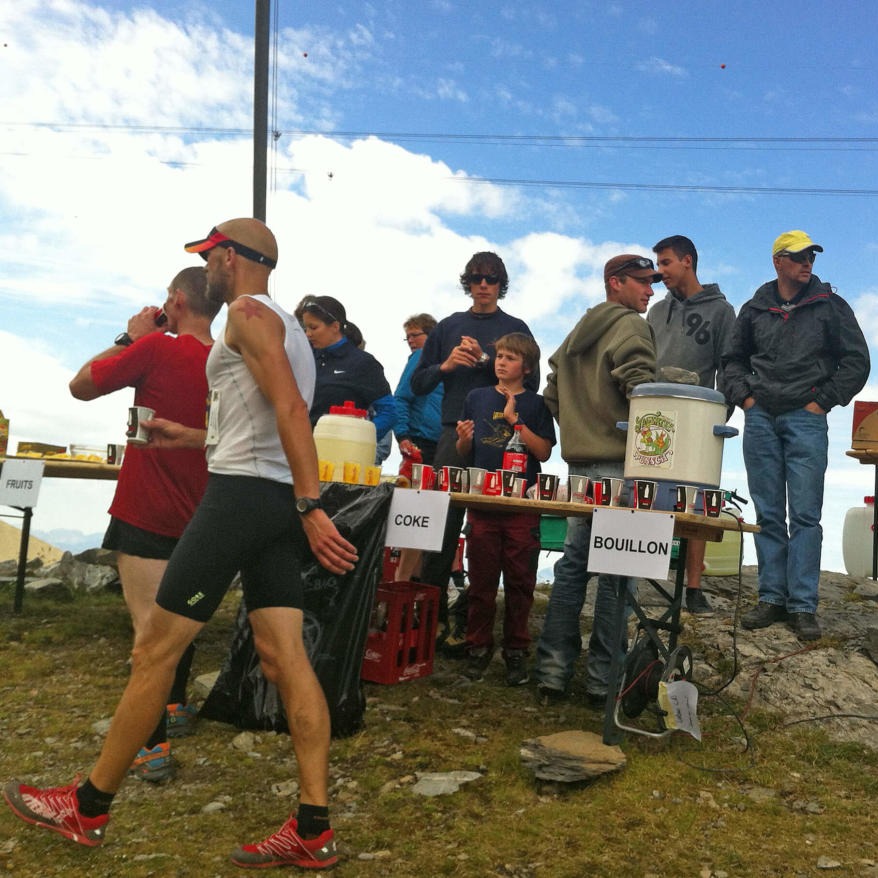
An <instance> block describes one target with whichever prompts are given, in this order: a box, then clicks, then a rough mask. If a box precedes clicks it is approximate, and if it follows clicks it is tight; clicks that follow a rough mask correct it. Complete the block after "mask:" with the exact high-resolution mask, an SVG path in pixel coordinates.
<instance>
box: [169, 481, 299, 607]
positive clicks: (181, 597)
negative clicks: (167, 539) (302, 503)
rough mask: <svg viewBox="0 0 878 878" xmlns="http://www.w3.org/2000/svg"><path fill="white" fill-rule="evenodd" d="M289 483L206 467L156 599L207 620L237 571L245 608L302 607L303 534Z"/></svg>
mask: <svg viewBox="0 0 878 878" xmlns="http://www.w3.org/2000/svg"><path fill="white" fill-rule="evenodd" d="M294 503H295V499H294V497H293V489H292V487H291V486H290V485H284V484H281V483H280V482H274V481H270V480H269V479H259V478H255V477H252V476H227V475H217V474H216V473H211V474H210V476H209V478H208V482H207V489H206V490H205V492H204V497H203V498H202V500H201V503H200V504H199V505H198V508H197V509H196V510H195V515H194V516H193V517H192V520H191V521H190V522H189V525H188V526H187V528H186V530H185V531H184V532H183V536H182V537H180V541H179V543H178V544H177V548H176V549H175V550H174V553H173V554H172V555H171V559H170V561H169V562H168V567H167V570H166V571H165V575H164V576H163V577H162V581H161V585H159V590H158V595H157V596H156V602H157V603H158V605H159V606H160V607H162V608H163V609H165V610H168V611H169V612H171V613H176V614H178V615H180V616H185V617H187V618H189V619H194V620H196V621H198V622H206V621H207V620H208V619H210V617H211V616H212V615H213V614H214V612H216V608H217V607H218V606H219V604H220V601H222V599H223V596H224V595H225V593H226V591H227V589H228V587H229V583H230V582H231V581H232V579H233V578H234V576H235V574H236V573H238V571H240V573H241V584H242V586H243V589H244V604H245V606H246V607H247V611H248V612H251V611H253V610H258V609H262V608H265V607H295V608H298V609H302V603H303V600H302V596H303V589H302V576H301V571H302V556H303V553H304V551H305V550H306V548H307V545H308V541H307V539H306V537H305V533H304V531H303V530H302V523H301V521H300V520H299V515H298V513H297V512H296V510H295V506H294Z"/></svg>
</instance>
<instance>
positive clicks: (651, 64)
mask: <svg viewBox="0 0 878 878" xmlns="http://www.w3.org/2000/svg"><path fill="white" fill-rule="evenodd" d="M637 69H638V70H642V71H643V72H644V73H654V74H659V75H663V76H676V77H684V76H688V75H689V73H688V71H687V70H686V68H685V67H681V66H680V65H679V64H672V63H671V62H670V61H665V59H664V58H650V59H649V60H648V61H644V62H642V63H640V64H638V65H637Z"/></svg>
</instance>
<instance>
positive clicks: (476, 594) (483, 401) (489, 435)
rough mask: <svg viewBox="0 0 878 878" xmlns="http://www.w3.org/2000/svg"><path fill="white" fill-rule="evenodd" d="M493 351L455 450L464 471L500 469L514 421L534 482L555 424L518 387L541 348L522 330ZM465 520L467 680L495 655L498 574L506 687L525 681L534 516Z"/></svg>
mask: <svg viewBox="0 0 878 878" xmlns="http://www.w3.org/2000/svg"><path fill="white" fill-rule="evenodd" d="M495 349H496V359H495V363H494V370H495V372H496V375H497V384H496V385H495V386H493V387H480V388H477V389H476V390H473V391H471V392H470V393H469V394H468V395H467V397H466V400H465V401H464V405H463V412H462V415H461V420H459V421H458V422H457V437H458V438H457V451H458V453H459V454H460V456H461V457H462V458H463V459H464V460H466V461H467V463H468V465H470V466H475V467H480V468H482V469H486V470H496V469H500V468H501V466H502V463H503V452H504V450H505V449H506V445H507V443H508V442H509V439H510V437H511V436H512V433H513V428H514V427H515V425H519V424H520V425H522V429H521V430H520V435H521V439H522V440H523V442H524V444H525V446H526V448H527V452H528V454H527V470H526V473H525V479H526V481H527V484H528V486H530V485H532V484H533V483H534V482H535V481H536V480H537V475H538V473H539V471H540V461H544V460H548V457H549V454H550V453H551V451H552V446H553V445H554V444H555V424H554V421H553V420H552V415H551V414H550V413H549V410H548V409H547V408H546V405H545V403H544V402H543V398H542V397H541V396H540V395H539V394H538V393H534V392H533V391H532V390H526V389H525V387H524V380H525V377H526V376H527V375H529V374H531V373H532V372H533V371H534V370H535V369H536V368H537V366H538V364H539V360H540V349H539V347H538V346H537V343H536V342H535V341H534V340H533V339H532V338H531V337H530V336H528V335H524V334H523V333H520V332H512V333H509V334H508V335H504V336H502V337H501V338H498V339H497V341H496V342H495ZM467 517H468V520H469V526H470V532H469V536H468V537H467V559H468V571H469V581H470V585H469V608H468V612H467V626H466V649H467V656H468V663H467V668H466V675H467V676H468V677H469V678H470V679H472V680H480V679H481V678H482V676H483V674H484V672H485V670H486V669H487V667H488V665H489V664H490V662H491V658H492V657H493V655H494V616H495V614H496V603H497V588H498V586H499V584H500V574H501V573H502V574H503V589H504V594H505V613H504V618H503V658H504V660H505V662H506V671H507V673H506V682H507V684H508V685H510V686H520V685H522V684H524V683H527V681H528V673H527V656H528V648H529V647H530V634H529V632H528V619H529V617H530V608H531V606H532V604H533V593H534V587H535V585H536V573H537V561H538V558H539V552H540V515H539V513H538V512H520V511H509V512H484V511H481V510H475V509H470V510H469V511H468V513H467Z"/></svg>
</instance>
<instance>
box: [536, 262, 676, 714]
mask: <svg viewBox="0 0 878 878" xmlns="http://www.w3.org/2000/svg"><path fill="white" fill-rule="evenodd" d="M661 279H662V276H661V275H660V274H659V273H658V272H656V270H655V266H654V265H653V263H652V260H651V259H647V258H646V257H643V256H636V255H633V254H630V253H626V254H623V255H621V256H615V257H613V258H612V259H611V260H610V261H609V262H607V264H606V265H605V266H604V287H605V289H606V294H607V301H606V302H602V303H601V304H600V305H596V306H595V307H594V308H590V309H589V310H588V311H586V313H585V316H584V317H583V318H582V319H581V320H580V321H579V323H577V325H576V326H575V327H574V329H573V331H572V332H571V333H570V334H569V335H568V336H567V338H566V339H565V340H564V343H563V344H562V345H561V347H560V348H558V350H557V351H555V353H554V354H552V356H551V357H550V358H549V368H550V373H549V377H548V379H547V380H548V384H547V386H546V389H545V390H544V391H543V397H544V399H545V401H546V405H547V406H548V408H549V411H550V412H552V414H553V415H554V417H555V418H556V420H557V421H558V427H559V432H560V434H561V456H562V457H563V458H564V460H565V461H567V464H568V466H569V470H570V474H571V475H586V476H588V477H589V478H591V479H596V478H606V477H618V478H621V477H622V473H623V464H624V460H625V442H626V437H625V433H623V432H622V431H621V430H619V429H618V427H617V426H616V423H617V421H627V420H628V397H629V396H630V394H631V391H632V390H633V389H634V388H635V387H636V386H637V385H638V384H643V383H644V382H648V381H654V380H655V344H654V341H653V334H652V329H651V328H650V326H649V324H648V323H647V322H646V320H644V319H643V317H641V316H640V315H642V314H644V313H645V312H646V308H647V305H648V304H649V300H650V298H651V297H652V294H653V290H652V286H651V285H652V284H653V283H657V282H658V281H660V280H661ZM590 541H591V522H590V521H589V520H587V519H586V518H583V517H579V516H577V517H572V518H569V519H567V537H566V539H565V541H564V554H563V555H562V557H561V558H560V560H559V561H558V562H557V563H556V564H555V581H554V583H553V585H552V593H551V597H550V598H549V606H548V609H547V611H546V620H545V623H544V625H543V631H542V635H541V636H540V640H539V643H538V645H537V660H536V668H535V671H534V676H535V677H536V680H537V683H538V684H539V691H540V695H541V697H542V699H543V700H549V699H552V698H558V697H561V696H563V695H564V694H565V693H566V691H567V686H568V684H569V683H570V680H571V678H572V677H573V669H574V663H575V662H576V659H577V657H578V656H579V653H580V649H581V645H582V635H581V632H580V628H579V616H580V613H581V612H582V605H583V603H584V602H585V589H586V586H587V584H588V580H589V579H590V574H589V572H588V546H589V543H590ZM619 580H620V578H619V577H618V576H610V575H606V574H600V576H599V577H598V590H597V595H596V596H595V610H594V625H593V626H592V632H591V637H590V639H589V644H588V668H587V671H586V683H585V689H586V698H587V699H588V701H589V702H591V703H593V704H601V703H604V702H605V701H606V699H607V696H608V692H607V686H608V678H609V672H610V663H611V661H612V658H613V653H614V651H616V650H620V651H621V653H622V654H623V655H624V653H625V650H626V647H627V644H626V641H625V639H624V637H623V638H622V640H621V642H620V640H619V638H618V632H616V631H614V620H615V618H616V606H617V594H618V593H619V592H618V591H617V589H618V588H619V587H620V585H621V583H620V581H619ZM626 585H627V587H628V588H629V589H630V588H632V587H633V580H630V579H628V580H627V582H626ZM613 695H615V693H613Z"/></svg>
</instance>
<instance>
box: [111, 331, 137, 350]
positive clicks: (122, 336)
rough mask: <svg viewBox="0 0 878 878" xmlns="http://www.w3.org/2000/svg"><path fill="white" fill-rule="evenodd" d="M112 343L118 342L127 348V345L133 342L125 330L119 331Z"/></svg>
mask: <svg viewBox="0 0 878 878" xmlns="http://www.w3.org/2000/svg"><path fill="white" fill-rule="evenodd" d="M113 344H120V345H122V347H123V348H127V347H128V345H130V344H134V339H133V338H131V336H130V335H128V333H127V332H120V333H119V334H118V335H117V336H116V337H115V338H114V339H113Z"/></svg>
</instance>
